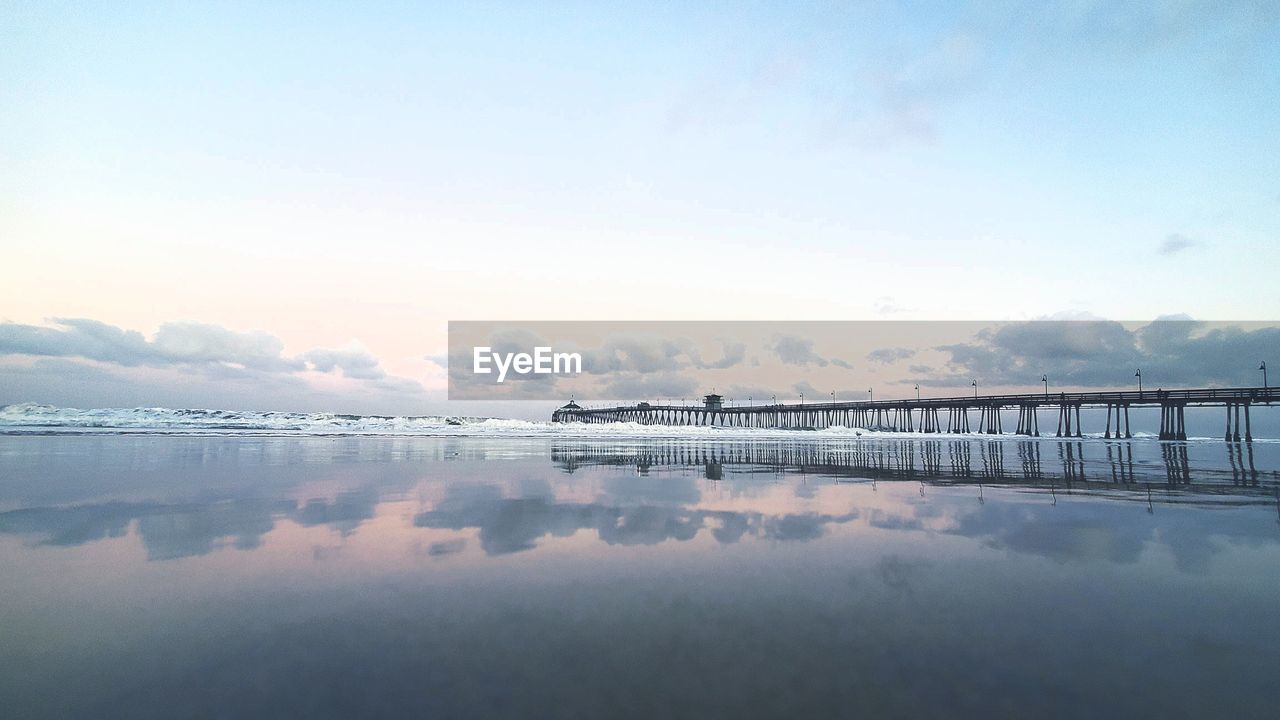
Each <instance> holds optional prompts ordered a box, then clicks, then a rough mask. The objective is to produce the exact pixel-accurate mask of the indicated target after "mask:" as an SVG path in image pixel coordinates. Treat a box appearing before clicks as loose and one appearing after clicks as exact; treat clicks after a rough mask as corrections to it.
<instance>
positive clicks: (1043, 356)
mask: <svg viewBox="0 0 1280 720" xmlns="http://www.w3.org/2000/svg"><path fill="white" fill-rule="evenodd" d="M1276 347H1280V327H1274V326H1270V327H1267V326H1260V327H1255V328H1253V329H1246V328H1244V327H1241V326H1235V325H1218V326H1212V325H1209V324H1206V323H1199V322H1195V321H1190V320H1157V321H1153V322H1151V323H1148V324H1146V325H1142V326H1138V327H1126V326H1124V325H1122V324H1121V323H1118V322H1112V321H1105V320H1095V321H1069V322H1047V321H1032V322H1022V323H1008V324H1004V325H1000V326H997V327H994V328H988V329H985V330H983V331H981V332H979V333H978V334H977V336H976V337H975V338H974V340H973V341H972V342H967V343H958V344H955V345H946V346H941V347H938V348H936V349H937V350H940V351H942V352H945V353H947V354H949V355H950V359H949V360H948V361H947V363H946V367H945V368H944V369H942V370H940V371H937V372H934V373H932V374H931V375H930V376H929V377H927V378H926V377H922V378H921V381H926V380H927V381H928V382H929V383H930V384H933V385H940V386H951V387H954V386H963V385H968V384H969V382H970V380H971V379H972V378H979V379H983V378H986V379H988V381H989V382H991V381H998V382H999V383H1000V384H1002V385H1033V384H1035V383H1037V382H1039V381H1040V377H1041V376H1042V375H1046V374H1047V375H1048V376H1049V377H1050V379H1051V381H1052V382H1054V383H1056V384H1060V385H1072V386H1080V387H1120V386H1125V385H1128V384H1129V383H1130V382H1131V381H1132V376H1133V373H1134V371H1135V369H1136V368H1139V367H1140V368H1142V374H1143V378H1145V379H1146V380H1147V381H1148V382H1149V383H1151V384H1153V385H1156V386H1160V385H1163V386H1166V387H1168V386H1173V385H1183V386H1202V385H1219V384H1220V385H1251V384H1255V383H1257V382H1258V380H1259V377H1258V374H1257V367H1258V361H1259V359H1262V358H1265V357H1267V356H1268V355H1269V354H1272V353H1273V352H1274V349H1275V348H1276ZM1251 358H1257V359H1251Z"/></svg>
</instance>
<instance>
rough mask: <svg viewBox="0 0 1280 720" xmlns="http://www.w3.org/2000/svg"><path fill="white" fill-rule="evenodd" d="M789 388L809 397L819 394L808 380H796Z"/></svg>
mask: <svg viewBox="0 0 1280 720" xmlns="http://www.w3.org/2000/svg"><path fill="white" fill-rule="evenodd" d="M791 389H792V390H795V392H796V394H797V395H806V396H808V397H810V398H815V397H817V396H818V395H819V394H820V393H819V392H818V388H816V387H814V386H813V385H810V384H809V382H808V381H801V382H798V383H796V384H795V385H792V386H791Z"/></svg>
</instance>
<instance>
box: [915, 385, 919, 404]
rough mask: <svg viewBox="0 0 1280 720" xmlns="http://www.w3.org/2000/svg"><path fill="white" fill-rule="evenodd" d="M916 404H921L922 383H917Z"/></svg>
mask: <svg viewBox="0 0 1280 720" xmlns="http://www.w3.org/2000/svg"><path fill="white" fill-rule="evenodd" d="M916 402H920V383H916Z"/></svg>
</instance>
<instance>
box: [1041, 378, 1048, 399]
mask: <svg viewBox="0 0 1280 720" xmlns="http://www.w3.org/2000/svg"><path fill="white" fill-rule="evenodd" d="M1040 382H1042V383H1044V396H1045V397H1046V398H1047V397H1049V376H1048V375H1041V376H1040Z"/></svg>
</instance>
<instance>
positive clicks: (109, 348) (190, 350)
mask: <svg viewBox="0 0 1280 720" xmlns="http://www.w3.org/2000/svg"><path fill="white" fill-rule="evenodd" d="M50 322H51V325H50V326H39V325H23V324H19V323H0V356H11V355H17V356H33V357H41V358H56V359H64V360H76V361H85V360H87V361H92V362H93V363H101V364H103V365H106V366H117V367H121V368H141V367H145V368H159V369H166V370H180V371H183V372H200V373H203V374H204V375H206V376H207V377H210V378H214V379H219V380H225V379H231V378H241V379H250V380H258V381H262V382H266V381H268V380H271V379H275V378H293V377H295V376H298V375H299V374H300V373H303V372H305V371H307V370H312V371H316V372H321V373H341V375H342V376H343V377H346V378H349V379H352V380H356V381H361V382H364V383H367V384H368V385H369V386H370V387H374V388H377V389H382V390H393V391H395V392H402V393H404V392H408V393H420V392H422V386H421V385H420V384H419V383H418V382H417V381H415V380H411V379H409V378H395V377H392V376H390V375H388V374H387V373H386V371H385V370H383V369H382V367H381V364H380V363H379V361H378V359H377V358H376V357H375V356H374V355H372V354H371V353H370V352H369V351H367V350H365V349H364V348H363V347H361V346H360V345H359V344H355V343H353V344H351V345H348V346H347V347H344V348H337V349H325V348H318V349H315V350H311V351H308V352H305V353H302V354H301V355H298V356H296V357H290V356H287V355H285V354H284V343H283V342H281V340H280V339H279V338H277V337H275V336H274V335H270V334H268V333H265V332H256V331H255V332H239V331H236V330H230V329H228V328H224V327H222V326H220V325H213V324H209V323H196V322H170V323H165V324H163V325H161V326H160V328H159V329H158V330H156V333H155V335H153V336H152V338H151V339H149V340H148V339H147V338H146V337H145V336H144V335H143V334H142V333H140V332H137V331H135V330H126V329H123V328H119V327H116V326H114V325H109V324H107V323H103V322H100V321H97V320H91V319H87V318H53V319H52V320H51V321H50ZM85 367H88V366H87V365H86V366H85Z"/></svg>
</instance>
